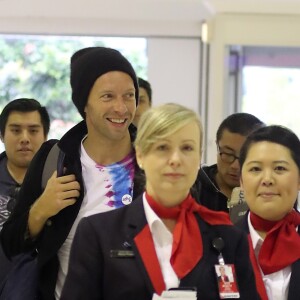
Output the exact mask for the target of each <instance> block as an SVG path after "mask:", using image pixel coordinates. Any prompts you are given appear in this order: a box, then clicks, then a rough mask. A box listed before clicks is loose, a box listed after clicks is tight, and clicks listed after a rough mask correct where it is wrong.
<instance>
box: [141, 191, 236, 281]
mask: <svg viewBox="0 0 300 300" xmlns="http://www.w3.org/2000/svg"><path fill="white" fill-rule="evenodd" d="M146 199H147V201H148V203H149V205H150V207H151V208H152V209H153V211H154V212H155V213H156V214H157V215H158V217H160V218H166V219H176V220H177V222H176V225H175V228H174V231H173V245H172V254H171V259H170V262H171V265H172V267H173V269H174V271H175V273H176V275H177V276H178V278H180V279H181V278H183V277H184V276H185V275H187V274H188V273H189V272H190V271H191V270H192V269H193V268H194V267H195V266H196V264H197V263H198V262H199V260H200V259H201V257H202V254H203V246H202V238H201V233H200V230H199V225H198V222H197V219H196V217H195V215H194V213H195V212H196V213H198V214H199V215H200V217H201V218H202V219H203V220H204V221H205V222H207V223H209V224H211V225H231V224H232V223H231V221H230V219H229V216H228V214H226V213H224V212H216V211H212V210H209V209H208V208H206V207H204V206H202V205H200V204H198V203H197V202H196V201H195V200H194V198H192V196H191V195H190V194H189V195H188V196H187V197H186V198H185V200H184V201H183V202H182V203H181V204H180V205H178V206H175V207H164V206H163V205H161V204H159V203H158V202H156V201H155V200H154V199H153V198H152V197H151V196H150V195H149V194H147V193H146Z"/></svg>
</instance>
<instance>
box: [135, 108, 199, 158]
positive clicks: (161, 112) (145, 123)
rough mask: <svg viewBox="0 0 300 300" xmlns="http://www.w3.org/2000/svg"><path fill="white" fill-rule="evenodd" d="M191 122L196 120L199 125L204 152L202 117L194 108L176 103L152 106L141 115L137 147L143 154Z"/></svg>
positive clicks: (136, 140) (136, 141)
mask: <svg viewBox="0 0 300 300" xmlns="http://www.w3.org/2000/svg"><path fill="white" fill-rule="evenodd" d="M191 122H196V123H197V125H198V126H199V129H200V136H199V139H200V151H201V152H202V140H203V127H202V123H201V120H200V117H199V116H198V115H197V114H196V112H194V111H193V110H191V109H189V108H187V107H185V106H182V105H179V104H175V103H167V104H163V105H160V106H157V107H153V108H150V109H149V110H147V111H146V112H145V113H144V114H143V115H142V116H141V119H140V121H139V124H138V130H137V136H136V139H135V143H134V144H135V147H138V148H139V151H140V152H141V153H142V154H147V153H148V152H149V150H150V148H151V147H152V145H153V144H154V143H155V142H157V141H158V140H160V139H164V138H166V137H168V136H170V135H172V134H173V133H174V132H176V131H178V130H179V129H181V128H182V127H184V126H186V125H187V124H189V123H191Z"/></svg>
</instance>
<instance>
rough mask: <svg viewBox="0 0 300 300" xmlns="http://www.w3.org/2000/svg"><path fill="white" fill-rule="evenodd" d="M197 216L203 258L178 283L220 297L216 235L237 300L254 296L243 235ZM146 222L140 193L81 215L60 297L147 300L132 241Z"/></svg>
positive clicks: (206, 298) (147, 285)
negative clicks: (118, 204)
mask: <svg viewBox="0 0 300 300" xmlns="http://www.w3.org/2000/svg"><path fill="white" fill-rule="evenodd" d="M197 219H198V224H199V228H200V231H201V235H202V240H203V257H202V259H201V260H200V261H199V262H198V264H197V265H196V266H195V268H194V269H192V270H191V272H190V273H189V274H188V275H187V276H185V277H184V278H182V279H181V282H180V286H184V287H196V288H197V293H198V299H201V300H212V299H214V300H216V299H219V294H218V280H217V276H216V273H215V269H214V265H215V264H218V254H219V253H218V252H217V251H216V250H215V249H214V248H213V247H212V240H213V239H215V238H216V237H221V238H222V239H223V240H224V243H225V247H224V250H223V252H222V253H223V257H224V260H225V263H227V264H234V265H235V268H236V275H237V278H238V285H239V290H240V295H241V297H240V299H242V300H255V299H259V296H258V294H257V291H256V286H255V279H254V273H253V269H252V266H251V262H250V259H249V246H248V240H247V237H246V235H245V234H244V233H243V232H242V231H240V230H239V229H237V228H236V227H234V226H231V225H213V226H212V225H209V224H207V223H205V222H204V221H203V220H201V219H200V217H198V215H197ZM146 224H147V221H146V217H145V213H144V208H143V201H142V197H141V196H140V197H138V198H137V199H136V201H134V203H132V204H131V205H129V206H127V207H124V208H121V209H117V210H114V211H111V212H107V213H102V214H97V215H93V216H90V217H87V218H84V219H82V220H81V222H80V224H79V226H78V229H77V232H76V235H75V239H74V242H73V245H72V250H71V256H70V263H69V272H68V275H67V278H66V282H65V286H64V288H63V292H62V296H61V300H71V299H72V300H76V299H89V300H94V299H101V300H120V299H130V300H151V299H152V296H153V293H154V292H155V291H154V288H153V285H152V282H151V280H150V277H149V275H148V273H147V271H146V269H145V266H144V264H143V261H142V258H141V255H140V253H139V250H138V248H137V245H136V244H135V241H134V238H135V237H136V235H137V234H138V233H139V232H140V231H141V230H142V229H143V228H144V227H145V225H146ZM111 250H115V251H113V252H111ZM119 250H121V251H119ZM122 251H123V252H122ZM126 251H127V252H126ZM112 253H113V255H112ZM118 253H123V254H124V255H118ZM115 254H116V255H115Z"/></svg>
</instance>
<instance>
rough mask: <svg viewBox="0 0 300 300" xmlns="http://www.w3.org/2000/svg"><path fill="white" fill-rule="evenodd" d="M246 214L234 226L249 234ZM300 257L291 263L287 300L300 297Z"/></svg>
mask: <svg viewBox="0 0 300 300" xmlns="http://www.w3.org/2000/svg"><path fill="white" fill-rule="evenodd" d="M248 215H249V212H248V213H247V214H246V215H245V216H244V217H243V218H242V219H241V220H240V221H239V222H238V223H237V224H236V226H237V227H238V228H240V229H242V230H243V231H245V232H246V233H247V234H249V233H250V232H249V226H248ZM298 233H299V234H300V232H299V228H298ZM299 280H300V259H298V260H297V261H296V262H294V263H293V264H292V275H291V280H290V286H289V293H288V300H299V299H300V284H299Z"/></svg>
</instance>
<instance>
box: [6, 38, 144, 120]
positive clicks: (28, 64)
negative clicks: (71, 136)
mask: <svg viewBox="0 0 300 300" xmlns="http://www.w3.org/2000/svg"><path fill="white" fill-rule="evenodd" d="M103 40H105V39H103ZM103 40H101V39H100V38H93V37H51V36H11V35H2V37H1V36H0V87H1V89H0V109H1V110H2V109H3V107H4V106H5V105H6V104H7V102H8V101H11V100H13V99H16V98H23V97H26V98H35V99H37V100H38V101H40V102H41V103H42V104H43V105H44V106H46V107H47V109H48V111H49V114H50V117H51V120H61V121H64V122H68V121H71V122H74V123H76V122H78V121H79V120H80V119H81V117H80V116H79V114H78V112H77V110H76V108H75V107H74V105H73V103H72V100H71V88H70V82H69V77H70V57H71V55H72V54H73V53H74V52H75V51H77V50H78V49H80V48H84V47H90V46H107V45H106V44H105V42H104V41H103ZM129 40H130V39H129ZM108 46H109V45H108ZM124 55H125V54H124ZM126 57H127V58H128V59H129V60H130V62H131V63H132V64H133V66H134V68H135V69H136V72H137V74H138V75H139V76H144V77H146V76H145V74H146V70H145V68H146V58H145V53H141V51H138V50H135V49H133V50H130V51H127V53H126Z"/></svg>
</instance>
